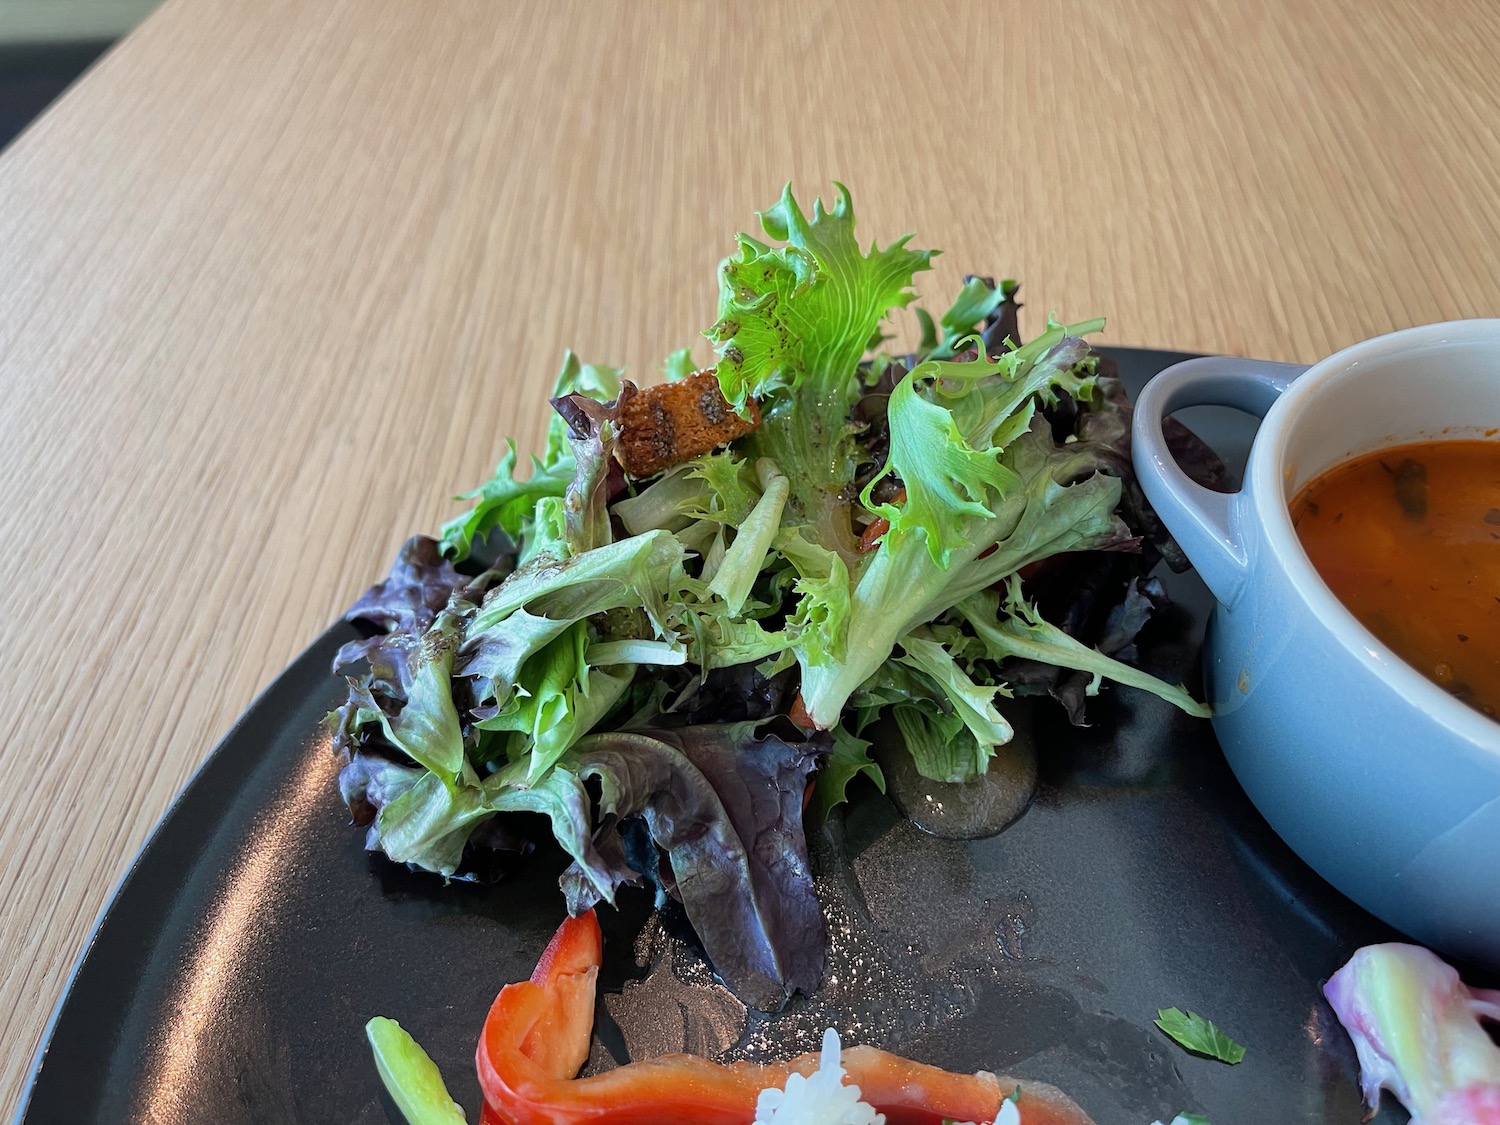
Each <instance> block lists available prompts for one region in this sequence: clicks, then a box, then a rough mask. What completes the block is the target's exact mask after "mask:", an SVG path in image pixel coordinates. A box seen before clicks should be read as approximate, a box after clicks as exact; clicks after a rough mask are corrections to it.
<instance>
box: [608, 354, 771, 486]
mask: <svg viewBox="0 0 1500 1125" xmlns="http://www.w3.org/2000/svg"><path fill="white" fill-rule="evenodd" d="M749 414H750V417H749V418H748V419H747V418H741V417H740V416H739V415H738V414H736V413H735V412H734V411H733V410H732V409H731V408H730V406H729V403H728V402H727V401H726V400H725V398H724V393H723V392H722V391H721V390H719V379H718V376H717V375H715V374H714V373H713V372H712V371H699V372H698V373H697V374H694V375H689V376H688V377H687V378H686V379H680V380H678V381H677V382H675V383H660V384H657V385H655V386H651V387H647V388H645V389H644V390H642V391H638V392H637V393H636V394H635V395H633V396H631V397H629V398H627V399H626V400H624V401H623V402H621V404H620V441H619V444H618V445H617V446H616V454H617V456H618V457H619V459H620V463H621V464H622V465H624V466H625V472H626V473H628V474H629V475H630V476H633V477H649V476H652V475H654V474H656V473H659V472H661V471H662V470H663V469H670V468H671V467H672V466H673V465H678V464H681V463H682V462H683V461H688V460H691V459H692V458H694V457H697V456H699V455H700V454H703V453H707V452H709V450H711V449H716V448H718V447H719V446H721V445H727V444H728V443H729V442H731V441H733V440H734V439H735V438H738V437H743V436H744V435H746V434H748V433H749V432H750V431H751V430H753V429H755V428H756V427H757V426H759V425H760V407H758V406H757V405H756V404H755V400H754V399H751V400H750V402H749Z"/></svg>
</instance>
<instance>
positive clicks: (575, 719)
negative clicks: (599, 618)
mask: <svg viewBox="0 0 1500 1125" xmlns="http://www.w3.org/2000/svg"><path fill="white" fill-rule="evenodd" d="M587 652H588V632H587V625H586V623H585V622H583V621H578V622H576V623H575V624H574V625H572V626H571V627H569V628H568V629H567V630H566V631H565V632H564V633H563V634H562V635H561V636H559V637H557V638H556V639H555V640H553V641H551V642H549V643H548V644H547V646H546V647H545V648H543V649H542V650H541V651H540V652H538V653H536V654H535V655H534V656H532V657H531V658H530V659H529V660H528V661H527V662H526V665H525V667H524V668H522V670H521V676H520V679H519V680H518V681H517V684H516V688H517V690H516V691H515V692H514V693H513V694H512V695H511V697H510V699H509V701H508V702H507V703H506V704H505V706H503V707H499V708H495V709H494V710H493V713H489V714H486V715H485V716H484V717H483V718H480V719H477V720H476V721H475V723H474V726H475V727H476V728H477V729H479V730H483V731H491V732H504V733H506V734H508V735H509V737H507V738H505V739H503V740H501V742H502V746H501V747H497V748H496V750H495V751H494V752H493V754H494V756H497V757H498V756H499V754H500V753H503V754H504V756H505V757H506V758H508V759H509V760H511V761H513V762H514V761H522V762H525V764H526V782H527V784H528V785H533V784H535V783H536V782H537V781H538V780H539V779H540V778H541V777H542V776H543V775H544V774H545V773H546V772H547V771H548V770H550V769H551V768H552V766H553V763H555V762H556V761H557V760H558V758H560V757H562V755H563V753H564V752H565V751H566V750H567V749H568V748H569V747H570V746H572V745H573V743H575V742H577V741H578V740H579V739H580V738H582V737H583V736H584V735H585V734H587V733H588V732H589V731H590V730H592V729H593V727H594V725H595V724H596V723H597V722H598V721H599V720H600V719H602V718H604V716H605V715H607V714H609V712H610V710H611V709H612V708H613V707H614V705H615V704H616V703H617V702H619V700H620V698H621V697H622V696H623V695H624V694H625V691H626V689H627V688H629V686H630V681H631V679H632V677H633V676H634V674H635V670H634V668H631V667H628V666H620V667H613V668H612V667H591V666H590V665H589V663H588V660H587ZM487 756H489V755H487Z"/></svg>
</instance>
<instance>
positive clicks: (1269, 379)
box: [1133, 320, 1500, 969]
mask: <svg viewBox="0 0 1500 1125" xmlns="http://www.w3.org/2000/svg"><path fill="white" fill-rule="evenodd" d="M1203 405H1221V406H1232V407H1236V408H1238V409H1240V410H1244V411H1248V412H1249V413H1252V414H1255V415H1258V416H1260V417H1261V418H1262V419H1263V420H1262V422H1261V426H1260V429H1259V431H1258V432H1257V434H1256V437H1255V442H1254V444H1253V446H1252V448H1251V451H1250V459H1249V463H1248V465H1247V467H1246V471H1245V482H1244V487H1243V488H1242V489H1241V490H1240V491H1239V492H1237V493H1232V494H1222V493H1217V492H1211V491H1209V490H1207V489H1204V488H1202V487H1201V486H1199V485H1197V484H1195V483H1194V482H1192V481H1190V480H1189V479H1188V478H1187V477H1186V476H1185V475H1184V474H1183V473H1182V471H1181V470H1180V469H1179V468H1178V466H1177V464H1176V463H1175V462H1174V461H1173V459H1172V456H1171V454H1170V453H1169V452H1168V450H1167V446H1166V442H1165V441H1164V439H1163V437H1162V419H1163V418H1164V417H1166V416H1167V415H1169V414H1171V413H1173V412H1174V411H1177V410H1181V409H1184V408H1185V407H1189V406H1203ZM1496 427H1500V320H1472V321H1457V322H1454V323H1450V324H1434V325H1429V326H1427V327H1423V328H1413V329H1409V330H1407V331H1404V332H1395V333H1392V334H1391V335H1389V336H1381V337H1378V338H1376V339H1373V340H1367V341H1365V342H1364V343H1361V344H1356V345H1355V346H1353V347H1351V348H1348V349H1346V350H1344V351H1341V352H1339V353H1337V354H1336V355H1332V356H1329V357H1328V358H1327V359H1325V360H1323V361H1321V362H1320V363H1317V364H1314V365H1313V366H1312V367H1309V368H1304V367H1300V366H1288V365H1285V364H1276V363H1263V362H1258V361H1255V360H1246V359H1230V358H1210V359H1195V360H1190V361H1189V362H1187V363H1181V364H1178V365H1177V366H1175V367H1172V368H1170V369H1168V370H1167V371H1164V372H1163V373H1162V374H1160V375H1158V376H1157V377H1156V378H1155V379H1153V380H1152V381H1151V382H1150V383H1149V384H1147V386H1146V388H1145V390H1144V391H1143V392H1142V393H1141V396H1140V401H1139V403H1138V404H1137V407H1136V413H1135V421H1134V434H1133V440H1134V446H1135V454H1134V457H1135V469H1136V473H1137V474H1138V475H1139V477H1140V481H1141V485H1142V487H1143V488H1144V489H1145V492H1146V495H1147V497H1148V498H1149V499H1150V501H1151V503H1152V505H1153V506H1154V507H1155V508H1156V511H1157V512H1158V513H1159V514H1160V516H1161V518H1162V520H1163V521H1164V522H1165V523H1166V525H1167V527H1168V528H1169V529H1170V530H1171V532H1172V534H1173V535H1174V536H1175V537H1176V539H1177V541H1178V542H1179V543H1180V544H1181V545H1182V548H1183V550H1185V551H1186V552H1187V555H1188V557H1189V558H1191V559H1192V561H1193V565H1194V566H1195V567H1196V568H1197V570H1198V573H1199V574H1200V575H1202V577H1203V580H1204V582H1206V583H1207V584H1208V587H1209V589H1210V590H1212V591H1213V594H1214V597H1215V598H1216V599H1217V601H1218V604H1217V605H1216V606H1215V608H1214V612H1213V617H1212V619H1211V621H1210V624H1209V631H1208V638H1207V642H1206V649H1205V654H1204V679H1205V690H1206V691H1207V693H1208V698H1209V702H1210V703H1211V704H1212V705H1213V708H1214V719H1213V723H1214V731H1215V733H1216V734H1217V735H1218V738H1219V742H1220V744H1221V745H1222V746H1223V748H1224V754H1225V756H1226V757H1227V758H1228V760H1229V764H1230V766H1231V767H1232V768H1233V770H1234V772H1235V776H1236V777H1238V778H1239V781H1240V784H1241V785H1243V786H1244V788H1245V792H1246V793H1248V794H1249V796H1250V799H1251V800H1252V801H1254V802H1255V805H1256V807H1257V808H1258V809H1259V810H1260V811H1261V814H1262V815H1263V816H1265V818H1266V820H1267V821H1269V822H1270V824H1271V826H1272V827H1273V828H1274V829H1275V830H1276V831H1277V832H1278V833H1279V834H1280V835H1281V837H1282V838H1283V839H1284V840H1286V842H1287V843H1288V844H1289V845H1291V847H1292V849H1293V850H1294V851H1296V852H1297V854H1298V855H1300V856H1301V857H1302V858H1303V859H1304V860H1306V861H1307V862H1308V863H1309V864H1310V865H1311V866H1312V867H1313V868H1314V869H1316V870H1317V871H1318V873H1319V874H1321V875H1322V876H1323V877H1324V878H1325V879H1327V880H1328V881H1329V882H1330V883H1332V884H1333V885H1334V886H1336V887H1337V888H1338V889H1339V890H1341V891H1343V892H1344V893H1345V894H1346V895H1348V896H1349V897H1350V898H1352V899H1354V901H1356V902H1358V903H1359V904H1360V905H1361V906H1364V907H1365V908H1366V909H1368V910H1370V911H1371V912H1372V913H1374V914H1376V915H1378V916H1379V917H1381V918H1383V919H1385V920H1386V921H1387V922H1389V923H1391V924H1392V925H1394V926H1396V927H1398V928H1399V929H1402V930H1404V931H1406V932H1407V933H1408V934H1410V935H1411V936H1412V937H1414V938H1415V939H1417V940H1418V941H1420V942H1422V943H1424V944H1426V945H1430V946H1431V947H1433V948H1434V949H1436V950H1438V951H1440V952H1443V953H1446V954H1449V955H1451V956H1454V957H1458V958H1464V959H1469V960H1473V961H1477V962H1479V963H1481V964H1484V965H1487V966H1488V967H1490V968H1492V969H1500V723H1497V722H1495V721H1494V720H1492V719H1489V718H1487V717H1485V716H1484V715H1483V714H1481V713H1480V712H1478V711H1476V710H1473V709H1472V708H1470V707H1468V706H1466V705H1465V704H1463V703H1461V702H1459V701H1458V700H1456V699H1454V698H1453V697H1452V696H1450V695H1448V694H1447V693H1446V692H1445V691H1443V690H1442V689H1441V688H1439V687H1438V686H1437V685H1436V684H1434V683H1432V682H1431V681H1429V680H1428V679H1427V678H1426V677H1425V676H1423V675H1422V674H1421V673H1420V672H1418V671H1416V670H1415V669H1414V668H1412V667H1411V666H1410V665H1408V664H1406V663H1405V662H1404V661H1403V660H1402V659H1401V658H1400V657H1398V656H1396V655H1395V654H1394V653H1392V652H1391V651H1390V649H1388V648H1387V647H1386V646H1385V645H1384V644H1383V643H1381V642H1380V641H1379V640H1378V639H1376V637H1375V636H1374V634H1372V633H1371V632H1370V631H1369V630H1368V629H1366V628H1365V627H1364V626H1363V625H1361V624H1360V623H1359V622H1358V621H1357V620H1356V619H1355V617H1354V615H1353V614H1351V613H1350V612H1349V611H1348V610H1347V609H1345V608H1344V606H1343V605H1342V604H1341V603H1340V602H1339V601H1338V599H1337V598H1335V597H1334V595H1333V593H1332V591H1330V590H1329V588H1328V587H1327V586H1326V585H1325V584H1324V582H1323V580H1322V579H1321V578H1319V577H1318V574H1317V572H1316V571H1315V570H1314V569H1313V566H1312V563H1311V562H1310V561H1309V560H1308V557H1307V554H1306V553H1305V552H1304V551H1303V549H1302V545H1301V543H1300V542H1299V541H1298V539H1297V534H1296V531H1295V530H1294V529H1293V527H1292V519H1291V513H1290V510H1289V504H1290V501H1291V500H1292V498H1293V497H1294V496H1295V495H1296V493H1297V492H1298V490H1300V489H1301V487H1302V486H1303V485H1304V484H1306V483H1307V482H1308V481H1309V480H1311V479H1312V478H1313V477H1316V476H1317V475H1318V474H1320V473H1322V472H1323V471H1324V470H1326V469H1329V468H1331V467H1333V466H1334V465H1337V464H1339V463H1341V462H1343V461H1345V460H1347V459H1348V458H1350V457H1353V456H1356V455H1358V454H1361V453H1365V452H1369V451H1371V450H1375V449H1380V448H1383V447H1386V446H1392V445H1399V444H1403V443H1405V442H1413V441H1423V440H1432V439H1435V438H1444V439H1459V438H1476V439H1480V440H1490V441H1496V442H1500V436H1497V434H1496V429H1495V428H1496ZM1487 431H1488V432H1487ZM1497 503H1500V498H1497ZM1496 549H1500V545H1497V547H1496ZM1495 594H1496V596H1497V597H1500V590H1497V591H1495Z"/></svg>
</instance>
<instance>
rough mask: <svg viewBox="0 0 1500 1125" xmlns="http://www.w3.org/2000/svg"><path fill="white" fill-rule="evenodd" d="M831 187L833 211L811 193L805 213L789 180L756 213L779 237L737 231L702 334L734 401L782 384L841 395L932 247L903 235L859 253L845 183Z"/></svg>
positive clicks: (739, 404)
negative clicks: (715, 310) (713, 316)
mask: <svg viewBox="0 0 1500 1125" xmlns="http://www.w3.org/2000/svg"><path fill="white" fill-rule="evenodd" d="M834 188H835V190H836V191H837V192H838V198H837V199H836V200H835V201H834V205H833V210H832V211H828V210H825V209H824V207H823V201H822V200H821V199H818V200H815V201H814V204H813V215H812V218H811V220H809V219H808V218H807V216H806V215H805V214H804V213H803V211H802V208H801V207H800V206H799V205H798V203H797V200H796V198H795V197H794V196H793V195H792V188H791V185H790V184H788V185H787V186H786V188H785V189H784V190H783V191H782V193H781V199H780V200H779V201H778V202H777V203H776V204H775V205H774V206H773V207H771V208H770V209H769V210H768V211H764V212H761V213H760V214H759V216H758V218H759V219H760V225H761V229H762V230H763V231H764V232H765V234H766V236H767V237H768V238H771V239H775V240H777V241H779V242H783V243H785V245H784V246H782V247H779V248H773V247H771V246H769V245H767V244H766V243H763V242H761V241H759V240H758V239H755V238H752V237H751V236H749V235H747V234H742V235H740V239H739V242H740V253H739V256H738V257H735V258H728V259H726V260H725V261H724V263H723V264H722V265H721V266H720V268H719V319H718V321H717V322H716V323H715V324H714V326H713V327H712V328H710V329H709V330H708V332H707V333H705V335H707V336H708V338H709V339H710V340H712V341H713V343H714V345H715V349H716V350H717V351H718V353H719V357H720V361H719V365H718V368H717V372H718V376H719V386H720V387H721V388H722V390H723V392H724V397H725V398H726V399H728V400H729V402H730V404H731V405H732V406H734V408H735V409H736V410H742V409H743V408H744V405H745V402H746V400H747V399H750V398H752V397H754V398H760V397H762V396H765V395H767V394H770V393H771V392H772V391H775V390H778V389H783V388H785V389H789V390H793V391H797V392H803V391H807V392H811V393H812V394H821V393H833V394H835V395H836V396H837V399H838V400H842V399H843V398H844V397H845V396H847V394H848V393H849V387H848V384H849V383H851V382H852V381H853V377H854V373H855V368H856V366H857V365H858V363H859V360H860V357H861V356H863V355H864V353H865V345H866V344H867V343H868V341H869V340H870V338H871V336H872V335H874V333H875V332H876V330H877V328H878V326H879V324H880V322H881V321H882V320H883V319H884V318H885V316H886V314H887V313H888V312H889V311H890V310H891V309H893V308H904V307H905V306H906V305H907V303H908V302H910V301H911V299H912V297H913V296H914V294H913V293H912V291H911V289H910V288H909V287H910V285H911V280H912V277H913V275H915V274H916V272H917V271H918V270H924V269H929V268H930V262H931V260H932V257H933V252H932V251H929V250H908V249H906V243H907V242H908V241H909V239H910V236H909V235H908V236H907V237H906V238H901V239H898V240H897V241H896V242H894V243H892V244H891V245H890V246H888V247H886V248H885V249H884V250H881V249H879V248H878V247H876V246H873V245H872V246H871V248H870V252H869V253H868V254H864V253H861V251H860V248H859V243H858V242H857V241H856V240H855V237H854V206H853V204H852V202H851V201H850V198H849V191H848V189H847V188H845V187H844V185H843V184H838V183H836V184H834ZM830 405H832V404H831V403H830Z"/></svg>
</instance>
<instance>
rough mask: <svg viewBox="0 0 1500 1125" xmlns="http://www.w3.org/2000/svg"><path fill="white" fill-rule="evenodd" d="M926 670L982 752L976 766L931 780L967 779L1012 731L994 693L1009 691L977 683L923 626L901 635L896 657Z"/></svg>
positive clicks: (982, 767) (976, 772) (1009, 736)
mask: <svg viewBox="0 0 1500 1125" xmlns="http://www.w3.org/2000/svg"><path fill="white" fill-rule="evenodd" d="M895 660H896V662H897V663H899V664H906V665H909V666H910V667H912V668H916V669H917V670H918V671H920V672H923V673H925V674H926V675H927V676H928V677H929V678H930V679H931V680H932V682H933V683H934V684H936V685H937V687H938V690H939V691H940V692H941V693H942V697H943V700H944V702H945V703H946V704H947V707H948V709H950V710H951V712H952V714H954V715H955V716H957V718H958V719H959V721H960V722H962V723H963V725H964V726H965V727H966V728H968V731H969V733H970V734H971V735H973V736H974V741H975V743H976V744H977V745H978V746H979V748H980V752H981V755H982V756H981V758H980V764H979V768H978V769H977V770H975V771H974V772H972V773H970V772H968V771H961V772H962V773H963V776H947V777H935V778H933V780H934V781H967V780H969V778H970V777H973V776H976V775H977V774H980V773H983V772H984V762H986V761H988V760H989V756H990V753H991V752H992V751H993V749H994V748H995V747H996V746H1003V745H1004V744H1005V743H1007V742H1009V741H1010V740H1011V736H1012V734H1013V733H1014V732H1013V731H1012V730H1011V726H1010V723H1009V722H1007V721H1006V719H1005V716H1003V715H1001V714H1000V712H999V711H998V710H997V709H996V708H995V696H997V695H1003V694H1009V693H1008V692H1006V691H1005V689H1004V687H1002V686H1001V685H999V684H988V685H984V684H977V683H975V682H974V679H973V677H971V676H970V675H969V674H968V673H967V672H966V671H964V669H963V668H962V666H960V665H959V663H958V661H957V660H955V659H954V658H953V655H952V653H950V652H949V651H948V648H947V647H946V646H945V645H944V644H943V643H942V642H941V641H939V640H937V639H936V638H935V637H933V636H932V635H931V634H930V633H929V632H928V631H927V630H926V629H914V630H912V631H911V632H910V633H908V634H906V636H904V637H902V638H901V655H899V656H897V657H895Z"/></svg>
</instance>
